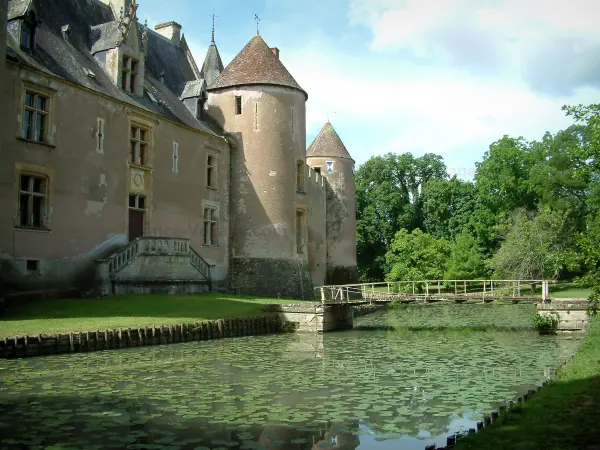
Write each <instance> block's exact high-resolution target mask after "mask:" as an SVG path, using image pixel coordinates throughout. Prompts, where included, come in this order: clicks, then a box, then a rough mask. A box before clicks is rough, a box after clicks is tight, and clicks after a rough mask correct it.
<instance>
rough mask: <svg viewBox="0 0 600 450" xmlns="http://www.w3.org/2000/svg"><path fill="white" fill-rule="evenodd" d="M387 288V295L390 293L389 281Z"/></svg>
mask: <svg viewBox="0 0 600 450" xmlns="http://www.w3.org/2000/svg"><path fill="white" fill-rule="evenodd" d="M387 288H388V295H390V283H389V282H388V284H387Z"/></svg>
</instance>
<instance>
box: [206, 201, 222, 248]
mask: <svg viewBox="0 0 600 450" xmlns="http://www.w3.org/2000/svg"><path fill="white" fill-rule="evenodd" d="M218 243H219V242H218V210H217V208H214V207H206V208H204V245H218Z"/></svg>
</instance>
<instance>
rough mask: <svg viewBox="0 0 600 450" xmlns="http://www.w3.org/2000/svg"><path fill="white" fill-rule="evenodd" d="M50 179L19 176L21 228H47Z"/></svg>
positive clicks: (24, 174)
mask: <svg viewBox="0 0 600 450" xmlns="http://www.w3.org/2000/svg"><path fill="white" fill-rule="evenodd" d="M47 201H48V178H47V177H46V176H44V175H39V174H32V173H20V174H19V213H18V217H19V222H18V225H19V227H22V228H40V229H44V228H47V223H46V209H47Z"/></svg>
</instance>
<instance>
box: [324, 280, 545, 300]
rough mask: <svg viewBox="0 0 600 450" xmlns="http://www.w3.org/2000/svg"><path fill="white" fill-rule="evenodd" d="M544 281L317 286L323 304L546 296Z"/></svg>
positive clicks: (449, 281)
mask: <svg viewBox="0 0 600 450" xmlns="http://www.w3.org/2000/svg"><path fill="white" fill-rule="evenodd" d="M549 286H550V281H548V280H414V281H412V280H411V281H394V282H391V281H390V282H379V283H359V284H345V285H327V286H321V287H317V288H315V289H319V290H320V294H321V295H320V296H321V301H322V302H323V303H339V302H350V301H353V300H354V301H357V300H363V301H364V300H369V299H382V298H384V297H389V298H390V299H392V298H398V299H400V298H411V299H424V300H427V299H435V298H455V299H469V298H473V299H475V298H483V299H484V300H485V299H486V298H487V299H489V300H492V299H494V298H507V299H508V298H513V299H539V300H540V301H544V302H545V301H547V300H548V299H549V298H550V291H549Z"/></svg>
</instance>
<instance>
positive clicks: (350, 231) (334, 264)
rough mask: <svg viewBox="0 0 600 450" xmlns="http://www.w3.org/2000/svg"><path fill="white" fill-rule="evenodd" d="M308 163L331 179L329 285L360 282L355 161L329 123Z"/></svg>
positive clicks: (328, 235) (328, 187)
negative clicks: (357, 256) (357, 251)
mask: <svg viewBox="0 0 600 450" xmlns="http://www.w3.org/2000/svg"><path fill="white" fill-rule="evenodd" d="M306 157H307V158H306V162H307V164H308V165H309V166H310V167H312V168H313V169H314V170H316V171H318V172H320V173H321V174H322V175H323V177H324V178H325V179H326V180H327V184H328V186H327V225H326V227H327V276H326V283H327V284H348V283H356V282H357V279H358V275H357V271H356V185H355V182H354V160H353V159H352V157H351V156H350V153H348V150H346V147H345V146H344V143H343V142H342V140H341V139H340V137H339V136H338V134H337V133H336V131H335V130H334V128H333V126H332V125H331V123H329V122H327V123H326V124H325V126H324V127H323V128H322V129H321V131H320V132H319V134H318V135H317V137H316V138H315V140H314V141H313V143H312V144H311V145H310V147H309V148H308V150H307V152H306Z"/></svg>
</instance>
